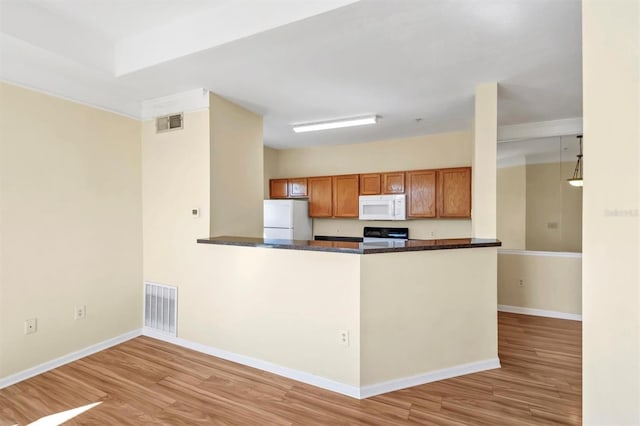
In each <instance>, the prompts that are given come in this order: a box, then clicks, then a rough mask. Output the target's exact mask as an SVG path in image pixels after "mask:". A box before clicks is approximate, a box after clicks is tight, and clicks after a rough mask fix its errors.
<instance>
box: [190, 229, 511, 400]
mask: <svg viewBox="0 0 640 426" xmlns="http://www.w3.org/2000/svg"><path fill="white" fill-rule="evenodd" d="M198 243H201V244H200V248H201V255H202V257H201V259H212V260H215V263H216V264H218V265H224V267H221V268H216V270H215V271H212V272H211V275H210V276H209V279H210V280H211V283H212V285H215V286H216V288H217V291H216V292H215V293H216V294H217V297H224V298H225V299H224V300H226V305H225V307H223V308H221V309H226V311H225V312H213V313H212V315H214V316H219V317H220V318H224V320H225V323H224V324H222V325H220V326H219V328H221V330H217V331H216V332H215V333H213V334H215V335H217V337H214V336H211V334H210V336H211V337H210V339H211V344H212V346H215V347H218V348H224V350H225V351H229V352H231V353H234V354H241V355H242V357H241V358H242V360H241V362H244V361H246V362H245V363H247V364H249V365H254V366H256V367H258V368H262V369H265V370H269V371H273V372H275V373H277V374H281V375H284V376H288V377H291V378H294V379H297V380H300V381H303V382H307V383H310V384H313V385H316V386H320V387H324V388H326V389H330V390H333V391H336V392H341V393H344V394H347V395H350V396H353V397H357V398H365V397H368V396H372V395H376V394H380V393H385V392H389V391H392V390H395V389H400V388H404V387H408V386H414V385H417V384H421V383H426V382H429V381H434V380H440V379H443V378H446V377H453V376H457V375H461V374H467V373H472V372H476V371H482V370H486V369H491V368H497V367H499V360H498V354H497V301H496V282H495V274H496V268H497V265H496V250H497V247H498V246H499V245H500V242H499V241H497V240H483V239H447V240H408V241H406V242H405V244H404V245H403V246H402V247H376V246H375V245H371V244H367V243H353V242H342V241H338V242H336V241H292V240H264V239H261V238H246V237H212V238H203V239H199V240H198ZM218 306H222V303H221V304H218ZM226 306H228V308H227V307H226ZM230 359H238V358H237V357H236V358H234V357H230ZM243 360H244V361H243ZM247 360H248V361H247Z"/></svg>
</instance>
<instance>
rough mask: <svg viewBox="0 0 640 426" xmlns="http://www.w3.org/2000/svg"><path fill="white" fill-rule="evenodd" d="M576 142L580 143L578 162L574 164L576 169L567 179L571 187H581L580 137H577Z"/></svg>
mask: <svg viewBox="0 0 640 426" xmlns="http://www.w3.org/2000/svg"><path fill="white" fill-rule="evenodd" d="M578 141H579V143H580V151H578V155H577V156H576V157H578V161H577V162H576V168H575V169H573V177H572V178H570V179H567V182H569V185H571V186H582V135H578Z"/></svg>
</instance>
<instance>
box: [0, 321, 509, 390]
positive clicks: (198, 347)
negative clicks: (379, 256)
mask: <svg viewBox="0 0 640 426" xmlns="http://www.w3.org/2000/svg"><path fill="white" fill-rule="evenodd" d="M140 335H143V336H148V337H152V338H154V339H158V340H162V341H164V342H167V343H171V344H174V345H178V346H182V347H184V348H188V349H192V350H194V351H198V352H202V353H205V354H207V355H212V356H215V357H218V358H222V359H225V360H228V361H232V362H236V363H238V364H242V365H246V366H248V367H253V368H257V369H259V370H263V371H268V372H270V373H273V374H277V375H279V376H282V377H287V378H289V379H292V380H296V381H299V382H302V383H306V384H309V385H312V386H316V387H319V388H322V389H326V390H329V391H332V392H336V393H340V394H343V395H347V396H350V397H352V398H357V399H364V398H369V397H371V396H375V395H380V394H382V393H387V392H392V391H395V390H399V389H404V388H408V387H413V386H418V385H422V384H425V383H430V382H435V381H438V380H444V379H449V378H452V377H457V376H461V375H464V374H471V373H477V372H480V371H484V370H491V369H494V368H500V360H499V359H498V358H494V359H489V360H485V361H479V362H473V363H469V364H462V365H457V366H454V367H450V368H445V369H443V370H437V371H431V372H429V373H425V374H420V375H417V376H412V377H405V378H401V379H396V380H391V381H388V382H384V383H378V384H374V385H369V386H364V387H358V386H352V385H347V384H344V383H340V382H336V381H334V380H330V379H327V378H324V377H320V376H316V375H314V374H311V373H307V372H304V371H299V370H295V369H293V368H289V367H283V366H281V365H277V364H273V363H270V362H267V361H262V360H259V359H255V358H251V357H248V356H245V355H239V354H236V353H233V352H229V351H225V350H222V349H218V348H214V347H211V346H207V345H203V344H200V343H195V342H191V341H189V340H186V339H182V338H180V337H173V336H170V335H167V334H163V333H160V332H157V331H155V330H152V329H149V328H143V329H137V330H132V331H130V332H128V333H125V334H122V335H120V336H117V337H114V338H112V339H109V340H105V341H104V342H100V343H97V344H95V345H92V346H89V347H87V348H84V349H82V350H79V351H76V352H73V353H70V354H67V355H65V356H62V357H60V358H56V359H54V360H52V361H49V362H45V363H43V364H40V365H37V366H35V367H32V368H29V369H27V370H24V371H21V372H19V373H16V374H13V375H11V376H8V377H4V378H2V379H0V389H2V388H5V387H7V386H11V385H13V384H15V383H18V382H21V381H23V380H26V379H29V378H31V377H33V376H37V375H38V374H42V373H45V372H47V371H49V370H53V369H54V368H57V367H60V366H63V365H65V364H68V363H70V362H72V361H76V360H78V359H80V358H84V357H86V356H88V355H92V354H94V353H96V352H100V351H102V350H104V349H107V348H110V347H112V346H115V345H118V344H120V343H123V342H126V341H127V340H130V339H133V338H135V337H138V336H140Z"/></svg>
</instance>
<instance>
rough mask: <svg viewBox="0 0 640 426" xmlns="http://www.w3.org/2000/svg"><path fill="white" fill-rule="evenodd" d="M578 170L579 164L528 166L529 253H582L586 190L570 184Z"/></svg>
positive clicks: (527, 220)
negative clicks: (537, 251) (583, 205)
mask: <svg viewBox="0 0 640 426" xmlns="http://www.w3.org/2000/svg"><path fill="white" fill-rule="evenodd" d="M574 167H575V162H564V163H546V164H528V165H527V166H526V169H527V170H526V182H527V183H526V186H527V188H526V206H527V212H526V224H527V225H526V248H527V250H543V251H566V252H581V251H582V188H576V187H574V186H571V185H569V184H568V183H567V178H569V177H571V176H572V174H573V169H574ZM554 226H555V227H554Z"/></svg>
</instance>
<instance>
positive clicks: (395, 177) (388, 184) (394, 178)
mask: <svg viewBox="0 0 640 426" xmlns="http://www.w3.org/2000/svg"><path fill="white" fill-rule="evenodd" d="M382 193H383V194H404V172H393V173H383V174H382Z"/></svg>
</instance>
